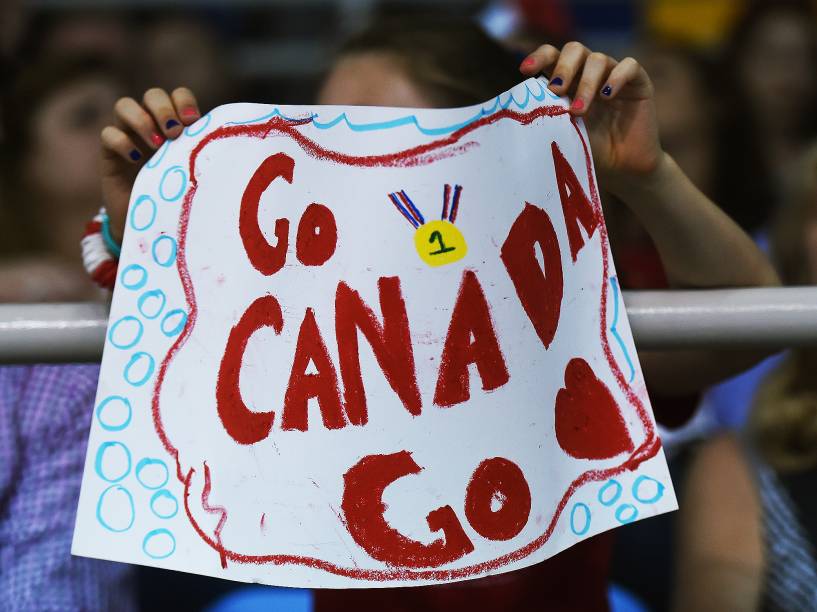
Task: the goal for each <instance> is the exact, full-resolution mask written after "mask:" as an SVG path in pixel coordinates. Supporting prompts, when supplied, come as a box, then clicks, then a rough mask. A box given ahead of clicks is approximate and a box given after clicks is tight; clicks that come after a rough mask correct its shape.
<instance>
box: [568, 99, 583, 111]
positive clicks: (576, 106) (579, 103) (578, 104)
mask: <svg viewBox="0 0 817 612" xmlns="http://www.w3.org/2000/svg"><path fill="white" fill-rule="evenodd" d="M583 108H584V100H582V99H581V98H576V99H575V100H573V104H572V105H571V106H570V110H574V111H580V110H582V109H583Z"/></svg>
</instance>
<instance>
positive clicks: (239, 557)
mask: <svg viewBox="0 0 817 612" xmlns="http://www.w3.org/2000/svg"><path fill="white" fill-rule="evenodd" d="M566 113H567V110H566V109H565V108H563V107H561V106H542V107H539V108H537V109H534V110H532V111H529V112H526V113H519V112H517V111H512V110H509V109H506V110H502V111H499V112H496V113H494V114H492V115H490V116H487V117H484V118H482V119H480V120H478V121H475V122H474V123H471V124H469V125H467V126H465V127H463V128H461V129H459V130H457V131H456V132H453V133H452V134H451V135H450V136H448V137H445V138H441V139H439V140H435V141H433V142H431V143H428V144H424V145H420V146H417V147H413V148H410V149H406V150H403V151H399V152H396V153H390V154H385V155H371V156H354V155H347V154H344V153H339V152H337V151H331V150H328V149H325V148H323V147H321V146H320V145H318V144H317V143H316V142H314V141H312V140H311V139H310V138H308V137H306V136H304V135H303V134H301V133H300V132H299V131H298V129H297V127H298V126H300V125H304V124H307V123H309V122H310V119H303V120H297V121H292V120H285V119H282V118H281V117H275V118H273V119H271V120H270V121H268V122H266V123H263V124H256V125H237V126H229V127H221V128H218V129H216V130H214V131H213V132H211V133H210V134H208V135H207V137H205V138H204V139H202V141H201V142H199V143H198V145H196V147H195V148H194V149H193V151H192V152H191V153H190V167H189V176H190V183H191V186H190V188H189V189H188V191H187V194H186V196H185V198H184V202H183V205H182V211H181V215H180V218H179V228H178V257H177V268H178V272H179V277H180V278H181V282H182V287H183V289H184V294H185V297H186V300H187V304H188V307H189V314H188V319H187V323H186V324H185V327H184V330H183V331H182V333H181V334H180V335H179V337H178V338H177V339H176V341H175V342H174V343H173V346H172V347H171V348H170V350H169V351H168V353H167V355H166V356H165V358H164V360H163V361H162V364H161V367H160V368H159V371H158V374H157V377H156V384H155V386H154V391H153V400H152V406H151V410H152V413H153V422H154V426H155V428H156V432H157V434H158V436H159V439H160V440H161V442H162V444H163V445H164V447H165V449H166V450H167V452H168V453H169V454H170V455H171V456H172V457H173V458H174V459H175V461H176V476H177V478H178V479H179V481H180V482H182V483H183V484H184V508H185V512H186V513H187V516H188V518H189V520H190V524H191V525H192V526H193V529H195V531H196V533H198V534H199V536H200V537H201V539H202V540H203V541H204V542H206V543H207V544H208V545H209V546H210V547H211V548H213V550H215V551H216V552H218V554H219V556H220V558H221V561H222V567H226V563H227V560H230V561H233V562H237V563H252V564H265V563H273V564H276V565H286V564H293V565H303V566H308V567H311V568H314V569H320V570H324V571H326V572H330V573H332V574H336V575H338V576H344V577H347V578H352V579H358V580H367V581H398V580H399V581H411V580H434V581H450V580H456V579H463V578H468V577H472V576H475V575H477V574H483V573H485V572H489V571H491V570H495V569H497V568H499V567H502V566H504V565H507V564H508V563H512V562H514V561H518V560H520V559H523V558H525V557H527V556H528V555H530V554H531V553H533V552H534V551H536V550H538V549H539V548H541V547H542V546H543V545H544V544H545V543H546V542H547V541H548V540H549V539H550V536H551V535H552V534H553V530H554V529H555V527H556V524H557V522H558V520H559V517H560V516H561V514H562V512H563V511H564V509H565V507H566V506H567V503H568V502H569V501H570V498H571V497H572V496H573V494H574V493H575V492H576V490H577V489H578V488H579V487H581V486H583V485H584V484H587V483H588V482H599V481H603V480H606V479H608V478H611V477H613V476H616V475H618V474H621V473H622V472H624V471H625V470H634V469H636V468H637V467H638V466H639V465H640V464H641V463H643V462H644V461H646V460H648V459H650V458H652V457H654V456H655V455H656V454H657V453H658V450H659V449H660V447H661V441H660V439H659V438H658V436H657V435H656V433H655V428H654V426H653V423H652V420H651V419H650V416H649V414H648V412H647V409H646V408H645V406H644V404H643V403H642V402H641V400H640V399H639V397H638V396H637V395H636V393H635V392H634V391H633V390H632V389H631V388H630V386H629V385H628V383H627V380H626V377H625V376H624V373H623V372H622V371H621V369H620V368H619V367H618V364H617V363H616V360H615V358H614V356H613V353H612V351H611V350H610V344H609V341H608V339H607V291H608V279H609V266H610V264H609V261H608V255H607V254H608V244H609V243H608V237H607V229H606V227H605V225H604V222H603V216H602V211H601V201H600V199H599V194H598V190H597V188H596V184H595V180H594V178H593V165H592V158H591V156H590V150H589V148H588V146H587V142H586V140H585V137H584V135H583V133H582V131H581V128H580V127H579V125H578V123H577V122H576V120H575V118H573V117H571V123H572V124H573V127H574V128H575V129H576V133H577V134H578V137H579V140H580V141H581V143H582V147H583V150H584V156H585V163H586V166H587V180H588V182H589V185H590V195H591V199H592V202H593V208H594V210H595V212H596V214H597V215H598V217H599V219H600V220H602V222H601V223H600V224H599V232H600V236H601V241H602V259H603V278H602V293H601V303H600V307H599V314H600V316H599V326H600V330H599V333H600V336H601V343H602V348H603V350H604V354H605V357H606V359H607V362H608V364H609V366H610V369H611V370H612V372H613V374H614V376H615V379H616V382H617V383H618V386H619V388H620V389H621V391H622V393H623V394H624V395H625V396H626V397H627V399H628V400H629V402H630V403H631V404H632V405H633V406H634V407H635V409H636V411H637V413H638V416H639V419H640V420H641V423H642V425H643V427H644V430H645V432H646V439H645V440H644V442H643V443H642V444H641V445H640V446H639V447H638V448H636V449H635V450H634V451H633V452H632V453H631V454H630V456H629V457H627V459H626V460H625V461H624V462H623V463H622V464H621V465H619V466H617V467H613V468H607V469H604V470H588V471H586V472H584V473H583V474H581V475H580V476H579V477H578V478H576V479H575V480H574V481H573V482H572V483H571V484H570V486H569V487H568V488H567V490H566V491H565V494H564V495H563V496H562V498H561V500H560V501H559V504H558V505H557V507H556V510H555V512H554V514H553V517H552V518H551V520H550V523H549V524H548V526H547V529H546V530H545V531H544V533H542V535H540V536H539V537H538V538H536V539H535V540H533V541H531V542H530V543H529V544H527V545H525V546H523V547H522V548H519V549H517V550H515V551H513V552H510V553H507V554H505V555H502V556H501V557H497V558H496V559H493V560H491V561H485V562H482V563H479V564H476V565H469V566H467V567H462V568H458V569H447V570H441V569H429V570H407V569H400V568H394V569H388V570H367V569H361V568H356V567H343V566H339V565H335V564H334V563H330V562H328V561H325V560H323V559H319V558H316V557H307V556H300V555H285V554H277V555H245V554H242V553H239V552H235V551H232V550H228V549H227V548H225V547H224V545H223V544H222V542H221V533H220V532H221V528H222V527H223V525H224V521H225V519H226V516H222V517H221V520H220V521H219V524H218V527H217V528H216V530H215V532H214V535H213V537H211V536H210V535H208V534H207V533H205V532H204V530H203V529H202V528H201V526H199V524H198V523H197V522H196V520H195V519H194V517H193V514H192V512H191V510H190V500H189V497H190V488H191V481H192V478H193V474H194V472H195V469H194V468H192V467H191V468H190V469H189V470H188V472H187V474H183V473H182V467H181V464H180V462H179V451H178V449H176V448H175V447H174V446H173V444H172V443H171V442H170V440H169V439H168V437H167V435H166V433H165V430H164V426H163V423H162V418H161V411H160V406H159V393H160V390H161V387H162V383H163V382H164V379H165V375H166V373H167V369H168V366H169V365H170V362H171V361H172V360H173V358H174V357H175V355H176V353H177V352H178V351H179V349H180V348H181V347H182V346H183V345H184V343H185V341H186V340H187V338H188V337H189V336H190V333H191V332H192V330H193V327H194V326H195V324H196V314H197V306H196V297H195V293H194V289H193V284H192V282H191V280H190V273H189V271H188V270H187V260H186V256H185V247H186V244H187V224H188V220H189V218H190V211H191V208H192V205H193V198H194V196H195V194H196V189H197V187H198V185H197V181H196V172H195V170H196V159H197V157H198V155H199V154H200V153H201V152H202V150H203V149H204V148H205V147H206V146H207V145H208V144H210V143H211V142H214V141H216V140H220V139H224V138H231V137H235V136H250V137H257V138H262V139H263V138H266V137H268V136H270V135H271V134H273V135H278V136H288V137H289V138H291V139H292V140H294V141H295V142H296V143H297V144H298V145H299V146H300V147H301V149H302V150H303V151H304V152H305V153H307V154H308V155H310V156H312V157H314V158H317V159H324V160H328V161H331V162H334V163H340V164H346V165H350V166H364V167H410V166H420V165H427V164H430V163H433V162H434V161H436V160H438V159H441V158H444V157H449V156H451V155H455V154H457V153H461V152H463V151H464V150H466V149H468V148H469V147H470V146H472V145H473V144H475V143H473V142H461V141H462V139H463V137H464V136H466V135H467V134H470V133H471V132H473V131H475V130H477V129H479V128H481V127H483V126H485V125H490V124H493V123H496V122H497V121H500V120H502V119H510V120H512V121H516V122H518V123H520V124H522V125H527V124H529V123H531V122H533V121H535V120H536V119H539V118H541V117H556V116H560V115H564V114H566ZM207 471H208V472H209V470H207ZM205 476H209V473H208V474H205ZM206 484H207V485H209V478H207V483H206ZM207 493H209V486H207ZM206 497H207V495H206V494H205V496H204V498H203V501H206ZM205 509H207V510H208V511H209V512H213V511H215V510H216V508H215V507H209V505H206V506H205ZM219 510H221V509H220V508H219ZM222 512H224V514H225V515H226V512H225V511H223V510H222Z"/></svg>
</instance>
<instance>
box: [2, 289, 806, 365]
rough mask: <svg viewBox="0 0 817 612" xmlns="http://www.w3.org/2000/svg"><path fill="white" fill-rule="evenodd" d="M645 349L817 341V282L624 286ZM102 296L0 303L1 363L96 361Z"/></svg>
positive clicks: (102, 320) (102, 319)
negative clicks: (703, 286) (708, 286)
mask: <svg viewBox="0 0 817 612" xmlns="http://www.w3.org/2000/svg"><path fill="white" fill-rule="evenodd" d="M624 302H625V304H626V307H627V314H628V316H629V319H630V326H631V327H632V330H633V336H634V337H635V342H636V345H637V346H638V348H639V349H665V350H672V349H687V348H701V347H710V348H723V349H729V348H771V349H779V348H786V347H794V346H806V345H815V346H817V287H793V288H763V289H716V290H696V291H625V292H624ZM107 322H108V313H107V307H106V306H105V305H103V304H94V303H77V304H0V363H30V362H80V361H98V360H99V358H100V356H101V354H102V346H103V344H104V341H105V329H106V326H107Z"/></svg>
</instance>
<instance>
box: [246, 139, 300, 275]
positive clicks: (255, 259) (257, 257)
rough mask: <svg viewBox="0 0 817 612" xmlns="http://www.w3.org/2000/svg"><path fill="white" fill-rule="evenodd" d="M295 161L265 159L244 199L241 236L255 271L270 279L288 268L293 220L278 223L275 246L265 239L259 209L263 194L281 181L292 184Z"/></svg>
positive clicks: (279, 157)
mask: <svg viewBox="0 0 817 612" xmlns="http://www.w3.org/2000/svg"><path fill="white" fill-rule="evenodd" d="M294 169H295V161H294V160H293V159H292V158H291V157H289V156H288V155H285V154H283V153H278V154H276V155H270V156H269V157H268V158H267V159H265V160H264V161H263V162H262V163H261V165H260V166H258V169H257V170H256V171H255V173H254V174H253V175H252V178H251V179H250V182H249V183H247V188H246V189H245V190H244V195H243V196H242V198H241V210H240V211H239V215H238V233H239V234H240V235H241V241H242V242H243V243H244V250H245V251H246V252H247V257H249V259H250V263H252V265H253V267H254V268H255V269H256V270H258V271H259V272H261V274H264V275H266V276H269V275H271V274H275V273H276V272H278V270H280V269H281V268H282V267H283V266H284V261H285V260H286V255H287V245H288V243H289V220H288V219H277V220H276V221H275V238H276V239H277V242H276V244H275V246H272V245H271V244H270V243H269V242H267V239H266V238H265V237H264V234H263V232H262V231H261V227H260V225H259V224H258V206H259V204H260V202H261V194H263V193H264V191H266V190H267V187H269V186H270V183H272V182H273V181H274V180H275V179H277V178H283V179H284V180H285V181H287V182H288V183H291V182H292V171H293V170H294Z"/></svg>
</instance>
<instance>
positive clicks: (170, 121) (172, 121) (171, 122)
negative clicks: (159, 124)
mask: <svg viewBox="0 0 817 612" xmlns="http://www.w3.org/2000/svg"><path fill="white" fill-rule="evenodd" d="M177 125H179V122H178V121H176V120H175V119H168V120H167V123H165V129H166V130H172V129H173V128H174V127H176V126H177Z"/></svg>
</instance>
